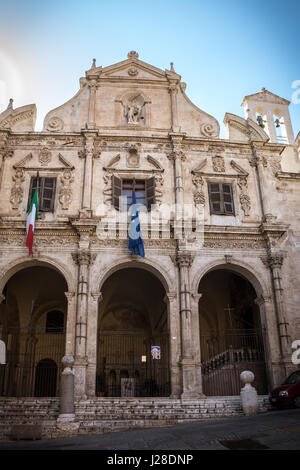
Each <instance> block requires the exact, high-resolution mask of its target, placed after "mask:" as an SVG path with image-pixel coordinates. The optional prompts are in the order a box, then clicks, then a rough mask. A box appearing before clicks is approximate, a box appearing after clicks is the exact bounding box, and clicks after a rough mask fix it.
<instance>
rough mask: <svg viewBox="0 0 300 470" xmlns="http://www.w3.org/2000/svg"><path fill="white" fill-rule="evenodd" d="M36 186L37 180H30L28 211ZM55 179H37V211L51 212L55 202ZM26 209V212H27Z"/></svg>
mask: <svg viewBox="0 0 300 470" xmlns="http://www.w3.org/2000/svg"><path fill="white" fill-rule="evenodd" d="M36 186H37V178H36V177H34V178H31V181H30V189H29V197H28V209H29V206H30V204H31V201H32V198H33V195H34V192H35V189H36ZM55 189H56V178H48V177H41V178H39V179H38V197H39V211H40V212H53V211H54V201H55ZM28 209H27V210H28Z"/></svg>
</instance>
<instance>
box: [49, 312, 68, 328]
mask: <svg viewBox="0 0 300 470" xmlns="http://www.w3.org/2000/svg"><path fill="white" fill-rule="evenodd" d="M64 326H65V315H64V313H63V312H61V311H60V310H52V311H51V312H48V313H47V319H46V333H63V332H64Z"/></svg>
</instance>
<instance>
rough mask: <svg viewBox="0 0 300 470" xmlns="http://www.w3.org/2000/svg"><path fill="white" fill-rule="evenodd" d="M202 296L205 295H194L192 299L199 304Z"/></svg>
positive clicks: (198, 293)
mask: <svg viewBox="0 0 300 470" xmlns="http://www.w3.org/2000/svg"><path fill="white" fill-rule="evenodd" d="M202 295H203V294H201V293H200V292H197V293H194V294H192V299H193V300H194V301H195V302H196V303H198V302H199V300H200V299H201V297H202Z"/></svg>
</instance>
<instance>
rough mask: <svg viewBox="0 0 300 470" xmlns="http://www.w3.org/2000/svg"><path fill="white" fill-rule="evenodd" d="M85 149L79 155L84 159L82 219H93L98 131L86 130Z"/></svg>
mask: <svg viewBox="0 0 300 470" xmlns="http://www.w3.org/2000/svg"><path fill="white" fill-rule="evenodd" d="M83 135H84V137H85V148H84V151H83V152H80V153H79V156H80V157H81V158H84V184H83V194H82V207H81V210H80V217H81V218H91V217H92V209H91V203H92V201H91V194H92V178H93V158H94V157H95V158H96V157H98V156H99V154H98V153H97V152H95V138H96V136H97V135H98V131H95V130H84V131H83Z"/></svg>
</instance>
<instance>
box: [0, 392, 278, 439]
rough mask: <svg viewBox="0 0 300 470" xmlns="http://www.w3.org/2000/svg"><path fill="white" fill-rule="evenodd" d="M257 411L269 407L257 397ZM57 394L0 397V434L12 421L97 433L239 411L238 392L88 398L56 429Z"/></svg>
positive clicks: (56, 432)
mask: <svg viewBox="0 0 300 470" xmlns="http://www.w3.org/2000/svg"><path fill="white" fill-rule="evenodd" d="M259 402H260V412H263V411H267V409H268V408H269V402H268V398H267V397H266V396H260V397H259ZM58 415H59V398H0V438H2V439H8V438H9V435H10V430H11V427H12V426H13V425H14V424H40V425H41V426H42V437H48V438H49V437H62V436H69V435H73V434H89V433H90V434H99V433H104V432H113V431H121V430H127V429H137V428H150V427H155V426H156V427H159V426H170V425H174V424H177V423H183V422H192V421H199V420H207V419H212V418H221V417H230V416H239V415H242V408H241V401H240V397H239V396H235V397H234V396H231V397H209V398H202V399H194V400H181V399H170V398H90V399H85V400H79V401H76V403H75V415H76V419H75V423H74V426H73V428H72V429H71V428H70V429H65V430H63V429H59V428H57V426H56V419H57V417H58Z"/></svg>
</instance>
